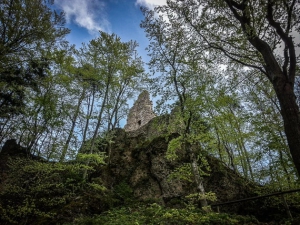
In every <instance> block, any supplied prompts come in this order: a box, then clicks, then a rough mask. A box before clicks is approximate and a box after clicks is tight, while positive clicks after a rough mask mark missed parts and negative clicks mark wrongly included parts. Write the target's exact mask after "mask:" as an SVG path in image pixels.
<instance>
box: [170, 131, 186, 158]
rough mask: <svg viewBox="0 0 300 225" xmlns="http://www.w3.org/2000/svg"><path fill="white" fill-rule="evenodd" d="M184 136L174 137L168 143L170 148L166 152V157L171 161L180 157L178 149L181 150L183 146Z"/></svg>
mask: <svg viewBox="0 0 300 225" xmlns="http://www.w3.org/2000/svg"><path fill="white" fill-rule="evenodd" d="M182 141H183V138H182V136H179V137H178V138H174V139H172V140H171V141H170V142H169V144H168V149H167V152H166V158H167V159H168V160H170V161H172V160H175V159H177V158H178V155H177V153H176V152H177V151H179V150H180V149H181V148H182V144H183V143H182Z"/></svg>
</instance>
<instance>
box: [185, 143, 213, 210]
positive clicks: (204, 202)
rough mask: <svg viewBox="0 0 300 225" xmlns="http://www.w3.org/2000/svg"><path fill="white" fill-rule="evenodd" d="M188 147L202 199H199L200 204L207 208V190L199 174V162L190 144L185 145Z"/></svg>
mask: <svg viewBox="0 0 300 225" xmlns="http://www.w3.org/2000/svg"><path fill="white" fill-rule="evenodd" d="M185 146H186V150H187V152H188V154H189V157H190V161H191V167H192V173H193V176H194V181H195V183H196V188H197V191H198V193H199V194H200V199H199V203H200V206H201V208H202V207H207V205H208V204H207V201H206V196H205V189H204V185H203V179H202V177H201V175H200V173H199V168H198V162H197V158H196V156H195V154H194V152H193V150H192V149H191V146H190V144H189V143H186V144H185Z"/></svg>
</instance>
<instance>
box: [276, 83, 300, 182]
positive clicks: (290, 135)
mask: <svg viewBox="0 0 300 225" xmlns="http://www.w3.org/2000/svg"><path fill="white" fill-rule="evenodd" d="M273 86H274V89H275V92H276V95H277V98H278V100H279V103H280V107H281V115H282V118H283V121H284V130H285V134H286V137H287V141H288V145H289V149H290V153H291V155H292V158H293V162H294V164H295V167H296V169H297V171H298V176H299V175H300V121H299V107H298V105H297V103H296V96H295V94H294V87H293V85H292V84H290V83H289V82H287V81H285V79H278V80H277V81H275V82H274V83H273Z"/></svg>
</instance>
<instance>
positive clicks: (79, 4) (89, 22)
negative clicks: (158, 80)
mask: <svg viewBox="0 0 300 225" xmlns="http://www.w3.org/2000/svg"><path fill="white" fill-rule="evenodd" d="M165 3H166V0H56V1H55V7H57V8H58V9H60V10H63V11H64V12H65V15H66V20H67V24H66V27H68V28H69V29H71V33H70V34H69V35H68V36H67V40H68V41H69V42H70V43H71V44H75V45H76V46H77V47H80V46H81V43H82V42H85V43H87V42H89V41H90V40H91V39H93V38H95V37H97V35H98V31H99V30H101V31H105V32H108V33H115V34H117V35H118V36H119V37H120V38H121V40H122V41H124V42H127V41H129V40H135V41H137V42H138V43H139V45H140V46H139V48H138V52H139V55H141V56H142V57H143V60H144V61H147V60H148V58H147V53H146V51H145V48H146V47H147V45H148V40H147V38H146V36H145V33H144V31H143V29H141V28H140V22H141V20H143V14H142V12H141V10H140V6H146V7H150V8H153V7H154V6H155V5H162V4H165Z"/></svg>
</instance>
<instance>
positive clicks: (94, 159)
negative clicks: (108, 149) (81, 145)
mask: <svg viewBox="0 0 300 225" xmlns="http://www.w3.org/2000/svg"><path fill="white" fill-rule="evenodd" d="M105 158H106V157H105V153H104V152H100V153H98V154H96V153H94V154H84V153H78V155H77V159H76V161H78V162H81V163H84V162H89V165H90V166H98V165H104V164H105Z"/></svg>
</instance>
